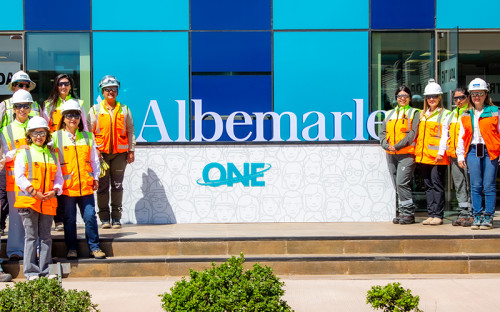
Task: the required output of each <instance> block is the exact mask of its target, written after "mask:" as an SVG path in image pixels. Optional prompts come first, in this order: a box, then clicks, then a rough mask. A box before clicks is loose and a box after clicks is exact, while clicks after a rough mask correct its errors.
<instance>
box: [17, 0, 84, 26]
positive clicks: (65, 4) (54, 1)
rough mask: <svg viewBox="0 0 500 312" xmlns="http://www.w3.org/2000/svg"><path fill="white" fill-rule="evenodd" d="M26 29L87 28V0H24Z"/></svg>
mask: <svg viewBox="0 0 500 312" xmlns="http://www.w3.org/2000/svg"><path fill="white" fill-rule="evenodd" d="M24 3H25V5H24V10H25V24H26V30H89V29H90V1H89V0H72V1H66V0H51V1H40V0H25V1H24Z"/></svg>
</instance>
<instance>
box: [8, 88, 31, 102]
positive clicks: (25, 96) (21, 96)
mask: <svg viewBox="0 0 500 312" xmlns="http://www.w3.org/2000/svg"><path fill="white" fill-rule="evenodd" d="M18 103H33V97H32V96H31V94H30V93H29V92H28V91H26V90H24V89H20V90H17V91H16V92H15V93H14V95H12V104H18Z"/></svg>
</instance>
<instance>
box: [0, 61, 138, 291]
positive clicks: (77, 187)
mask: <svg viewBox="0 0 500 312" xmlns="http://www.w3.org/2000/svg"><path fill="white" fill-rule="evenodd" d="M35 87H36V84H35V82H33V81H32V80H31V79H30V77H29V75H28V74H27V73H25V72H23V71H19V72H17V73H15V74H14V75H13V76H12V79H11V81H10V83H9V84H8V89H9V90H11V91H12V92H13V95H12V97H11V98H9V99H7V100H5V101H3V102H1V103H0V121H1V125H0V127H1V139H2V148H3V152H2V153H1V154H2V159H1V160H0V165H1V167H3V170H2V172H1V173H0V201H1V203H2V210H1V219H0V226H1V227H2V232H3V230H4V228H5V220H6V217H7V215H8V216H9V228H8V238H7V256H8V257H9V260H11V261H19V260H21V259H22V260H23V273H24V275H25V277H26V278H27V279H28V280H32V279H37V278H39V277H40V276H45V277H56V276H50V275H49V264H51V263H52V239H51V229H52V223H53V222H55V225H56V229H57V230H58V229H61V230H63V231H64V239H65V243H66V247H67V258H68V259H76V258H77V257H78V252H77V250H78V249H77V227H76V219H77V206H78V209H79V210H80V214H81V216H82V219H83V221H84V223H85V238H86V240H87V243H88V246H89V249H90V254H91V256H92V257H94V258H96V259H105V258H106V254H105V253H104V252H103V251H102V250H101V248H100V245H99V234H98V224H97V218H96V212H95V200H94V192H95V191H97V205H98V208H99V212H98V213H99V218H100V221H101V228H103V229H109V228H114V229H119V228H121V221H120V220H121V211H122V198H123V186H122V183H123V178H124V173H125V167H126V165H127V164H130V163H132V162H133V161H134V148H135V136H134V124H133V119H132V115H131V113H130V110H129V109H128V107H127V106H125V105H122V104H121V103H120V102H118V101H117V100H116V97H117V95H118V90H119V88H120V82H119V81H118V80H117V79H116V78H115V77H114V76H110V75H107V76H105V77H103V78H102V79H101V81H100V83H99V89H100V91H101V92H102V94H103V96H104V99H103V100H102V101H101V103H99V104H96V105H94V106H92V107H91V108H90V110H89V112H88V114H86V112H85V108H84V106H83V104H84V103H83V101H82V100H79V99H77V98H76V96H75V92H74V82H73V79H72V78H71V77H70V76H69V75H66V74H60V75H58V76H57V77H56V78H55V79H54V84H53V88H52V91H51V93H50V96H49V98H48V99H47V100H46V101H45V102H43V104H41V105H40V104H38V103H37V102H35V101H33V98H32V96H31V93H30V91H32V90H33V89H34V88H35ZM104 162H105V163H106V164H107V166H105V167H104V168H105V169H104V171H102V170H101V163H104ZM110 188H111V196H110ZM110 197H111V211H110V207H109V206H110ZM0 263H1V259H0ZM11 279H12V276H11V275H10V274H8V273H5V272H3V270H2V268H1V266H0V281H3V282H5V281H10V280H11Z"/></svg>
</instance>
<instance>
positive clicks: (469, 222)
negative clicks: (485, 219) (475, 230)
mask: <svg viewBox="0 0 500 312" xmlns="http://www.w3.org/2000/svg"><path fill="white" fill-rule="evenodd" d="M473 222H474V218H472V217H465V218H464V220H463V221H462V226H463V227H469V226H471V225H472V223H473Z"/></svg>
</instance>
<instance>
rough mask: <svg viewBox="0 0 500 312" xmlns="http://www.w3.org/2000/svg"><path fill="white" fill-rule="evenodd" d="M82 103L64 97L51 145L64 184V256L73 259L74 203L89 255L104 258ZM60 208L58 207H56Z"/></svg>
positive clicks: (95, 167)
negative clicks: (82, 224) (54, 150)
mask: <svg viewBox="0 0 500 312" xmlns="http://www.w3.org/2000/svg"><path fill="white" fill-rule="evenodd" d="M81 112H82V111H81V105H80V103H78V101H76V100H74V99H69V100H67V101H66V102H65V103H64V105H63V107H62V110H61V115H62V118H61V120H60V123H59V126H58V131H56V132H54V133H52V141H53V142H54V148H55V149H56V152H57V154H58V156H59V162H60V164H61V170H62V174H63V179H64V184H63V193H62V195H61V196H59V197H58V198H60V200H58V202H60V203H62V205H63V207H62V211H63V216H64V217H63V220H64V240H65V242H66V248H67V249H68V254H67V258H68V259H76V258H77V257H78V253H77V247H78V242H77V235H76V205H77V204H78V207H79V209H80V214H81V216H82V218H83V221H84V223H85V238H86V239H87V244H88V245H89V249H90V253H91V255H92V256H93V257H94V258H96V259H105V258H106V254H105V253H104V252H103V251H102V250H101V248H100V246H99V233H98V226H97V218H96V215H95V200H94V191H95V190H97V188H98V185H99V173H100V167H99V156H98V155H97V150H96V148H95V144H94V139H93V136H92V133H91V132H86V131H84V128H83V120H82V119H81ZM58 210H59V209H58Z"/></svg>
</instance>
